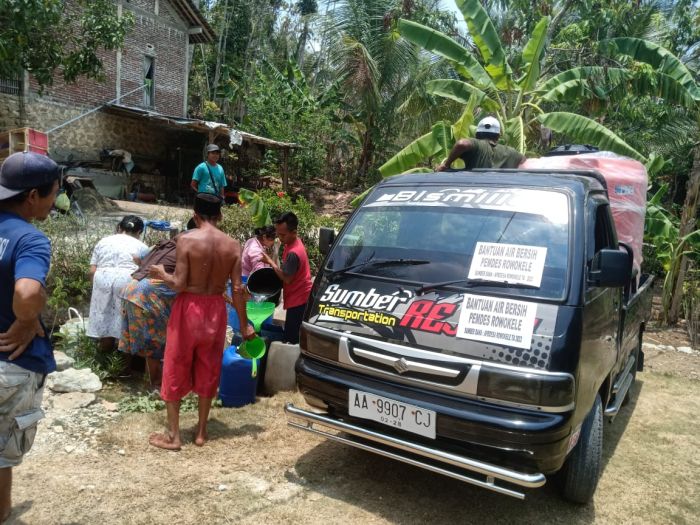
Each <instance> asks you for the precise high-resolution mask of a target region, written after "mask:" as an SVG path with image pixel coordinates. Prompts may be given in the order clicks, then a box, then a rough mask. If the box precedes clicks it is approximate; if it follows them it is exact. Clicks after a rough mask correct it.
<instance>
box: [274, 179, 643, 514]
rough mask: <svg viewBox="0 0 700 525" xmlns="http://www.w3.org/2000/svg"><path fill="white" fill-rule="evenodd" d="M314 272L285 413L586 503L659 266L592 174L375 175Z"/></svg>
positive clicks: (478, 478) (400, 451) (420, 460)
mask: <svg viewBox="0 0 700 525" xmlns="http://www.w3.org/2000/svg"><path fill="white" fill-rule="evenodd" d="M321 248H322V251H324V250H325V252H324V253H327V255H326V258H325V261H324V263H323V266H322V269H321V271H320V272H319V274H318V276H317V277H316V280H315V282H314V286H313V290H312V295H311V299H310V301H309V305H308V307H307V311H306V315H305V321H304V323H303V325H302V333H301V342H300V345H301V357H300V358H299V360H298V362H297V365H296V371H297V382H298V386H299V389H300V391H301V392H302V394H303V395H304V397H305V400H306V401H307V403H308V404H309V405H310V406H311V407H312V409H310V410H306V409H302V408H299V407H295V406H293V405H287V407H286V412H287V415H288V418H289V424H290V425H292V426H294V427H297V428H300V429H303V430H307V431H310V432H314V433H318V434H322V435H324V436H326V437H328V438H330V439H334V440H337V441H340V442H342V443H345V444H348V445H352V446H355V447H359V448H361V449H363V450H366V451H371V452H374V453H378V454H381V455H384V456H387V457H390V458H394V459H396V460H399V461H403V462H406V463H409V464H411V465H415V466H418V467H421V468H425V469H428V470H431V471H433V472H438V473H441V474H445V475H447V476H450V477H453V478H456V479H459V480H462V481H465V482H468V483H472V484H474V485H478V486H480V487H484V488H487V489H490V490H493V491H497V492H500V493H502V494H507V495H510V496H514V497H518V498H524V497H525V491H524V489H527V488H534V487H540V486H542V485H543V484H544V483H545V481H546V476H550V475H554V474H555V473H558V475H557V476H556V479H557V482H558V483H559V484H560V486H561V489H562V494H563V496H564V497H565V498H566V499H568V500H570V501H573V502H579V503H583V502H586V501H588V500H589V499H590V498H591V497H592V495H593V493H594V491H595V488H596V485H597V482H598V478H599V475H600V469H601V462H602V457H601V454H602V443H603V420H604V417H605V416H608V417H610V418H612V417H614V416H615V415H616V414H617V413H618V411H619V410H620V407H621V405H622V404H623V403H624V402H625V400H626V399H627V398H628V396H629V389H630V387H631V385H632V384H633V382H634V379H635V374H636V372H637V371H638V370H641V369H642V366H643V361H644V360H643V353H642V350H641V346H642V334H643V332H644V328H645V324H646V322H647V319H648V316H649V313H650V308H651V295H652V294H651V287H652V281H653V278H652V277H651V276H649V275H636V272H634V273H635V274H633V270H632V253H631V249H630V248H629V247H627V246H625V245H624V244H622V243H619V242H618V240H617V235H616V230H615V224H614V222H613V218H612V215H611V210H610V203H609V200H608V195H607V190H606V182H605V179H604V178H603V177H602V176H601V175H600V173H598V172H595V171H550V170H548V171H539V170H538V171H534V170H531V171H526V170H490V171H483V172H472V173H466V172H453V173H431V174H411V175H402V176H397V177H392V178H391V179H388V180H386V181H384V182H382V183H381V184H379V185H378V186H377V187H376V188H375V189H374V190H373V191H372V192H371V193H370V194H369V195H368V196H367V198H366V199H365V200H364V201H363V203H362V204H361V206H360V207H359V208H358V209H357V210H356V211H355V213H354V214H353V215H352V216H351V217H350V219H349V220H348V222H347V223H346V225H345V226H344V227H343V229H342V230H341V232H340V233H339V235H338V237H337V239H336V238H335V236H334V234H333V232H332V231H322V235H321Z"/></svg>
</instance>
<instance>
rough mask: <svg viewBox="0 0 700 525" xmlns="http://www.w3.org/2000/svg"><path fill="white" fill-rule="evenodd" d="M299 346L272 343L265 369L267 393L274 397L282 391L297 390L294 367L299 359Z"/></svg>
mask: <svg viewBox="0 0 700 525" xmlns="http://www.w3.org/2000/svg"><path fill="white" fill-rule="evenodd" d="M299 354H300V349H299V345H290V344H286V343H280V342H278V341H275V342H273V343H270V350H269V351H268V353H267V366H266V367H265V392H267V393H268V394H270V395H274V394H276V393H277V392H280V391H282V390H296V388H297V382H296V379H297V378H296V372H295V371H294V365H295V363H296V362H297V359H298V358H299Z"/></svg>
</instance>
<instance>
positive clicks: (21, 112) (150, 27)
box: [0, 0, 293, 197]
mask: <svg viewBox="0 0 700 525" xmlns="http://www.w3.org/2000/svg"><path fill="white" fill-rule="evenodd" d="M115 3H116V5H117V9H118V13H120V14H121V13H124V12H126V11H130V12H131V13H132V14H133V17H134V26H133V28H132V30H131V31H130V32H129V33H128V35H127V36H126V38H125V41H124V46H123V48H122V49H121V50H117V51H103V52H102V56H101V57H100V58H101V60H102V63H103V67H104V73H105V80H104V82H97V81H95V80H91V79H87V78H80V79H79V80H78V81H77V82H75V83H74V84H66V83H65V82H63V80H62V79H61V78H60V77H58V76H57V77H56V78H55V79H54V83H53V85H52V86H50V87H48V88H46V89H45V90H44V92H43V93H42V94H39V92H38V85H37V83H36V82H35V81H34V80H33V79H32V78H31V77H30V76H29V75H27V74H25V75H24V78H23V79H18V80H16V81H14V82H13V81H11V80H10V81H7V80H5V81H1V80H0V130H7V129H13V128H20V127H30V128H34V129H37V130H40V131H44V132H47V133H48V135H49V154H50V155H51V156H52V157H53V158H54V159H55V160H56V161H58V162H60V163H63V164H66V165H67V166H70V167H72V168H73V170H75V169H77V170H78V171H80V172H81V173H84V174H85V175H86V176H90V177H92V178H93V179H94V180H95V184H96V185H97V186H98V188H99V189H100V191H102V192H103V193H105V194H107V195H108V196H112V197H116V196H118V195H117V193H118V192H119V188H122V189H121V193H122V194H123V193H124V192H125V191H128V188H129V187H130V186H132V184H133V183H134V180H136V181H137V182H138V183H141V184H146V185H149V187H150V188H152V189H153V190H154V193H156V194H164V193H166V192H167V193H169V194H170V195H177V194H178V193H182V192H184V191H186V190H185V188H186V187H187V184H188V181H189V175H190V174H191V172H192V169H193V167H194V166H195V165H196V164H197V163H199V162H201V159H202V148H203V146H204V145H205V144H206V142H208V141H217V143H220V144H221V145H222V146H224V147H226V146H229V144H230V146H231V147H230V149H231V150H232V151H234V150H235V149H236V146H237V144H236V142H238V146H239V148H238V149H240V150H241V151H238V152H236V155H235V157H236V159H234V156H233V155H232V156H231V157H230V159H229V160H242V159H245V158H246V157H250V156H251V155H250V152H251V151H250V148H253V150H254V149H255V148H256V147H257V148H260V149H261V150H262V151H264V148H265V147H270V146H272V147H279V146H281V147H286V146H290V147H292V146H293V145H286V144H282V143H275V142H274V141H269V139H263V138H262V137H256V136H254V135H248V134H244V135H248V136H247V137H245V138H243V140H241V134H240V133H237V132H235V131H234V132H233V136H232V135H231V132H232V130H230V128H228V127H227V126H225V125H223V124H220V125H218V126H215V127H212V126H209V127H206V126H197V125H194V124H196V123H197V122H200V121H193V120H189V119H187V118H186V117H187V99H188V91H187V84H188V77H189V73H190V64H191V57H192V53H193V51H194V48H195V46H196V45H198V44H211V43H212V42H214V41H215V38H216V35H215V34H214V31H213V30H212V28H211V27H210V26H209V24H208V23H207V21H206V19H205V18H204V17H203V16H202V14H201V13H200V12H199V10H198V9H197V8H196V7H195V5H194V3H193V2H192V1H191V0H115ZM66 4H67V5H66V9H68V10H69V11H70V10H73V11H76V12H77V10H78V9H79V6H78V5H77V4H76V3H74V2H72V1H71V0H67V2H66ZM232 138H233V139H234V140H231V139H232ZM258 139H260V140H258ZM265 141H268V142H270V143H271V144H265ZM244 149H245V150H247V151H243V150H244ZM110 150H126V151H128V152H129V153H130V154H131V155H132V158H133V160H134V162H135V166H134V168H133V171H132V172H131V173H130V174H127V173H124V172H120V171H119V169H118V167H117V166H118V165H115V163H114V162H113V161H112V159H110V158H107V157H106V152H107V151H110ZM286 151H288V148H287V150H286ZM258 154H260V152H258ZM252 156H255V151H253V155H252ZM225 167H226V166H225ZM232 169H233V166H232ZM103 190H104V191H103Z"/></svg>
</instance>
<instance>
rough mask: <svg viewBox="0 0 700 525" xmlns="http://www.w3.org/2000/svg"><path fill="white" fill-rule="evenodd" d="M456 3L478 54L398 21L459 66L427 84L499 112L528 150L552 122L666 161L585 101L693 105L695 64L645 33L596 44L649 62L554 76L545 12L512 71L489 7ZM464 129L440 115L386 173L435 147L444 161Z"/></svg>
mask: <svg viewBox="0 0 700 525" xmlns="http://www.w3.org/2000/svg"><path fill="white" fill-rule="evenodd" d="M457 6H458V7H459V8H460V10H461V12H462V14H463V15H464V19H465V21H466V23H467V25H468V27H469V32H470V36H471V38H472V39H473V41H474V44H475V46H476V48H477V49H478V51H479V53H478V54H477V53H475V52H473V51H472V50H470V49H468V48H466V47H464V46H463V45H461V44H460V43H458V42H457V41H455V39H454V38H452V37H451V36H448V35H446V34H444V33H441V32H439V31H435V30H434V29H432V28H429V27H425V26H423V25H421V24H417V23H415V22H410V21H404V20H401V21H400V23H399V28H400V30H401V34H402V36H403V37H404V38H406V39H407V40H409V41H411V42H413V43H415V44H416V45H418V46H420V47H422V48H424V49H425V50H426V51H430V52H432V53H434V54H437V55H439V56H442V57H444V58H446V59H447V60H449V61H450V63H451V64H452V66H453V68H454V70H455V72H457V73H459V74H460V75H461V76H462V77H463V80H461V81H457V80H454V79H446V80H434V81H432V82H430V83H429V84H428V86H429V89H430V90H431V92H432V94H434V95H437V96H442V97H446V98H449V99H451V100H454V101H457V102H460V103H462V104H466V105H468V106H469V105H471V106H473V107H474V108H479V110H478V113H480V114H481V116H483V115H484V113H489V112H493V113H495V114H496V116H497V117H498V119H499V120H500V121H501V123H502V125H503V127H504V129H505V133H504V136H503V139H504V140H505V142H506V143H507V144H509V145H510V146H512V147H514V148H516V149H517V150H519V151H520V152H523V153H524V152H525V151H526V150H530V149H535V147H536V145H537V144H538V142H539V140H540V137H541V133H540V130H541V128H548V129H549V130H551V131H554V132H558V133H559V134H560V135H561V136H563V137H564V138H565V139H566V140H568V141H580V142H583V143H587V144H593V145H596V146H598V147H600V148H601V149H607V150H611V151H614V152H617V153H620V154H622V155H627V156H630V157H632V158H635V159H637V160H640V161H642V162H645V163H646V164H647V169H648V170H649V171H650V172H652V171H653V170H657V169H660V168H661V167H663V165H664V163H663V160H662V159H660V158H659V157H658V155H650V154H642V153H640V152H638V151H637V150H635V148H634V147H632V146H631V145H629V144H628V143H627V142H626V141H625V140H624V139H623V138H621V137H620V136H619V135H617V134H616V133H615V132H614V131H613V130H611V129H610V128H608V127H606V126H605V125H604V124H602V122H601V121H602V119H598V120H594V119H591V118H588V117H586V116H584V115H581V114H580V113H581V110H580V108H581V107H582V106H585V104H586V103H587V102H588V101H589V100H592V101H605V100H609V99H614V98H615V97H617V98H619V99H624V98H627V97H628V95H629V93H630V92H634V93H638V94H641V95H649V96H653V97H656V99H657V100H659V99H660V100H664V101H666V102H671V103H675V104H679V105H682V106H684V107H686V108H690V109H695V108H696V106H697V101H698V100H699V97H698V94H699V93H700V88H698V86H697V84H696V82H695V80H694V78H693V77H692V75H691V74H690V72H689V70H688V69H687V68H686V67H685V66H684V65H683V64H682V63H681V62H680V60H679V59H678V58H676V57H675V56H673V54H672V53H670V52H669V51H668V50H666V49H665V48H663V47H662V46H659V45H658V44H655V43H653V42H649V41H647V40H644V39H641V38H634V37H624V38H609V39H607V40H604V41H602V42H599V43H598V44H599V46H596V47H599V48H600V49H601V50H604V51H605V52H606V53H607V54H608V56H609V57H614V58H615V59H617V60H619V59H624V58H625V57H629V58H631V59H633V60H635V61H640V62H644V64H645V65H643V66H641V65H639V64H638V63H637V62H630V61H629V60H625V61H624V63H625V64H626V66H627V67H624V68H608V67H588V66H586V67H575V68H572V69H569V70H566V71H563V72H559V73H558V74H556V75H553V76H548V75H543V74H542V71H543V69H542V63H543V61H544V60H545V50H546V46H545V44H546V36H547V28H548V26H549V18H548V17H547V16H545V17H543V18H542V19H541V20H540V21H539V22H538V23H537V24H536V25H535V27H534V29H533V34H532V37H531V38H530V40H529V41H528V42H527V44H526V45H525V46H524V48H523V49H522V53H521V54H520V56H519V57H518V56H513V57H511V59H512V61H513V63H514V64H515V65H516V67H515V70H513V69H511V66H510V64H509V62H508V60H507V59H506V52H505V51H504V46H503V45H502V43H501V41H500V40H499V35H498V32H497V31H496V28H495V25H494V24H493V22H492V20H491V18H490V17H489V15H488V12H487V9H486V7H485V6H484V5H483V4H482V3H481V2H479V1H478V0H457ZM606 65H607V64H606ZM514 75H519V79H517V80H516V79H515V77H514ZM563 101H568V102H569V103H571V104H572V107H571V110H570V111H557V110H556V108H553V105H554V104H553V103H555V102H563ZM472 113H474V112H472ZM474 114H476V113H474ZM460 128H461V129H464V128H463V126H457V125H456V124H455V125H453V126H452V127H451V128H447V127H446V126H445V125H444V123H441V122H438V123H437V124H435V125H434V126H433V132H432V134H430V135H427V136H426V135H424V136H422V137H421V138H420V139H418V140H417V141H414V142H413V143H412V144H411V145H410V146H409V147H407V148H405V149H404V150H402V151H400V152H399V153H398V154H397V155H396V156H395V157H393V158H392V159H390V160H389V161H388V162H386V163H385V164H384V165H383V166H382V168H380V172H381V174H382V176H385V177H386V176H390V175H394V174H397V173H401V171H399V170H405V169H406V168H407V167H410V166H411V165H412V164H413V165H415V163H416V161H420V162H423V161H426V160H429V157H432V156H434V155H435V153H434V152H435V150H437V151H438V152H439V153H438V154H437V155H436V156H437V160H440V158H441V157H444V156H446V155H447V153H448V152H449V150H450V149H451V147H452V146H453V145H454V144H455V142H456V141H457V140H458V139H459V137H458V136H456V135H455V130H456V129H460ZM448 130H449V131H451V133H449V132H447V131H448ZM419 152H422V153H423V154H424V156H423V157H422V158H418V153H419ZM645 153H646V152H645Z"/></svg>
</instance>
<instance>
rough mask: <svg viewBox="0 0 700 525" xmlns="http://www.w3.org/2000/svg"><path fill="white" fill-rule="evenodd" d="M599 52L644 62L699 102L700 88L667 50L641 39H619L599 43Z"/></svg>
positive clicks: (689, 73) (683, 66)
mask: <svg viewBox="0 0 700 525" xmlns="http://www.w3.org/2000/svg"><path fill="white" fill-rule="evenodd" d="M600 47H601V50H602V51H603V52H605V53H608V54H609V55H626V56H629V57H631V58H633V59H634V60H637V61H638V62H646V63H647V64H649V65H651V66H652V67H653V68H654V69H657V70H659V71H660V72H661V73H664V74H665V75H668V76H669V77H671V78H673V79H675V80H676V81H677V82H678V83H679V84H681V85H682V86H683V87H684V88H685V89H686V90H687V91H688V93H690V95H691V96H692V97H693V100H695V101H696V102H700V86H698V83H697V82H696V81H695V79H694V77H693V74H692V73H691V72H690V70H689V69H688V68H687V67H686V66H685V65H684V64H683V62H681V61H680V60H679V59H678V57H676V56H675V55H674V54H673V53H671V52H670V51H669V50H668V49H666V48H664V47H661V46H660V45H658V44H655V43H653V42H650V41H648V40H643V39H641V38H632V37H620V38H611V39H609V40H604V41H603V42H601V46H600Z"/></svg>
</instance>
